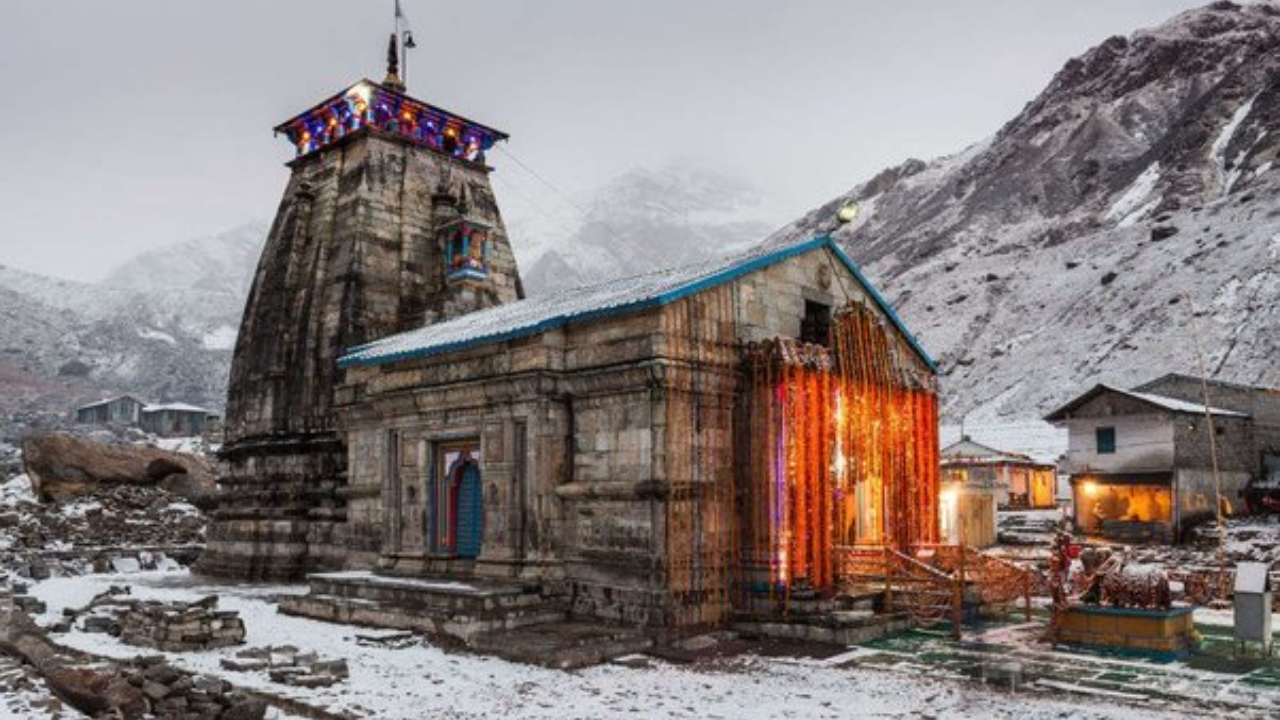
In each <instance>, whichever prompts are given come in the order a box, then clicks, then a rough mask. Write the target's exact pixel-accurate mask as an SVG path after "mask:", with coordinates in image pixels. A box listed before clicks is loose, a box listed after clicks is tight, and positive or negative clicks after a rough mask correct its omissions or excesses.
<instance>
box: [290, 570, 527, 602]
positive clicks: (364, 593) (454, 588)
mask: <svg viewBox="0 0 1280 720" xmlns="http://www.w3.org/2000/svg"><path fill="white" fill-rule="evenodd" d="M307 581H308V583H309V584H310V586H311V592H312V593H314V594H317V595H330V596H334V597H346V598H352V599H360V600H374V601H377V602H383V603H391V604H394V605H399V606H402V607H406V608H422V609H435V610H444V611H455V612H483V611H488V610H498V609H502V608H518V607H532V606H536V605H539V604H541V603H542V601H543V598H542V595H541V592H540V590H541V588H540V587H539V586H538V585H536V584H533V585H521V584H516V583H499V582H490V581H460V580H451V579H435V578H408V577H393V576H387V575H379V574H376V573H371V572H342V573H316V574H312V575H308V576H307Z"/></svg>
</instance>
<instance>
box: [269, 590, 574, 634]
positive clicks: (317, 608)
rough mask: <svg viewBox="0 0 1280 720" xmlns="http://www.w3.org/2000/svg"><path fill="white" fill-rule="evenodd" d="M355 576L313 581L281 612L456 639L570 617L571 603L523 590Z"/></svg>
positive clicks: (281, 603) (285, 600)
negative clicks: (304, 591) (309, 589)
mask: <svg viewBox="0 0 1280 720" xmlns="http://www.w3.org/2000/svg"><path fill="white" fill-rule="evenodd" d="M369 575H370V574H366V575H365V576H356V575H355V574H353V573H330V574H322V575H313V576H310V577H309V580H310V582H311V592H310V593H309V594H307V595H295V596H284V597H281V598H280V600H279V607H280V612H283V613H285V614H289V615H298V616H302V617H309V618H313V619H317V620H325V621H328V622H336V623H344V624H350V625H361V626H365V627H375V628H385V629H391V630H410V631H414V632H422V633H427V634H430V635H436V636H447V637H453V638H457V639H459V640H462V641H463V642H465V643H468V644H470V643H471V641H472V640H473V639H474V638H475V637H477V636H478V635H480V634H482V633H489V632H498V631H506V630H512V629H514V628H520V627H526V626H529V625H537V624H541V623H554V622H559V621H563V620H564V619H565V618H566V617H568V612H569V608H568V604H567V603H565V602H563V601H560V600H553V599H548V598H544V597H542V595H541V594H539V593H538V592H536V590H530V589H529V588H527V587H524V586H519V585H490V584H472V583H463V582H454V581H434V580H418V579H410V578H385V577H382V576H372V577H369Z"/></svg>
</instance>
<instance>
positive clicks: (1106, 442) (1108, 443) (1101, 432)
mask: <svg viewBox="0 0 1280 720" xmlns="http://www.w3.org/2000/svg"><path fill="white" fill-rule="evenodd" d="M1094 438H1095V439H1096V440H1097V444H1098V454H1099V455H1110V454H1112V453H1114V452H1115V451H1116V429H1115V428H1113V427H1100V428H1098V429H1097V430H1095V431H1094Z"/></svg>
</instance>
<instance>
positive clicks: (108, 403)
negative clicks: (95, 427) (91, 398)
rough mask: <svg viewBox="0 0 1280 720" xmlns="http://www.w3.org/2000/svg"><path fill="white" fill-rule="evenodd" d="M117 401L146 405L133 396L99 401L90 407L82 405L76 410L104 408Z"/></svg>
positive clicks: (92, 403)
mask: <svg viewBox="0 0 1280 720" xmlns="http://www.w3.org/2000/svg"><path fill="white" fill-rule="evenodd" d="M117 400H132V401H133V402H135V403H138V404H139V405H142V404H144V403H143V402H142V401H141V400H139V399H138V398H136V397H134V396H132V395H117V396H115V397H109V398H103V399H102V400H99V401H97V402H91V403H89V404H88V405H81V406H80V407H78V408H76V410H88V409H89V408H96V407H102V406H103V405H110V404H111V403H113V402H116V401H117Z"/></svg>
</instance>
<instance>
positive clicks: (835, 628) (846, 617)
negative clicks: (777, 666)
mask: <svg viewBox="0 0 1280 720" xmlns="http://www.w3.org/2000/svg"><path fill="white" fill-rule="evenodd" d="M910 626H911V621H910V619H909V618H908V617H907V616H906V615H905V614H902V613H873V612H870V611H866V610H851V611H839V612H832V613H827V614H824V615H811V616H805V617H799V618H790V619H787V620H773V619H761V618H750V617H744V618H738V619H735V620H734V621H733V623H732V624H731V625H730V629H732V630H734V631H735V632H737V633H739V634H741V635H742V636H743V637H761V638H773V639H777V640H804V641H808V642H823V643H834V644H839V645H856V644H858V643H864V642H870V641H872V640H878V639H880V638H884V637H889V636H891V635H896V634H898V633H901V632H905V631H906V630H908V629H909V628H910Z"/></svg>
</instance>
